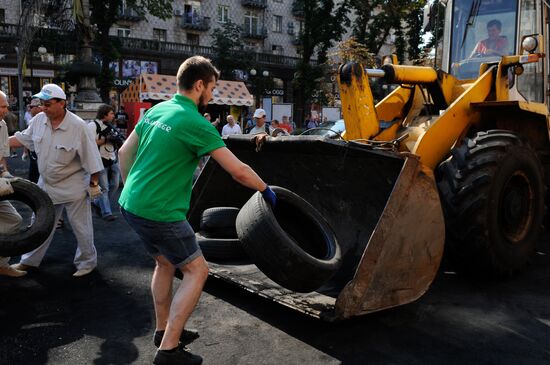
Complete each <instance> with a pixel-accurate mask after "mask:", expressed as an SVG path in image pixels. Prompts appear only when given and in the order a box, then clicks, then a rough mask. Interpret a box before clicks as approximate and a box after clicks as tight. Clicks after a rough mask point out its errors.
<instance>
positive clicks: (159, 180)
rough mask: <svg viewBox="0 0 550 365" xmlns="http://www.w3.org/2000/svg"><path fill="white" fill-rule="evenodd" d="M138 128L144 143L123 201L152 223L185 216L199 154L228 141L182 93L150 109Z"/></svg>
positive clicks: (141, 145)
mask: <svg viewBox="0 0 550 365" xmlns="http://www.w3.org/2000/svg"><path fill="white" fill-rule="evenodd" d="M135 131H136V133H137V135H138V136H139V146H138V150H137V154H136V160H135V162H134V164H133V166H132V168H131V169H130V172H129V174H128V177H127V179H126V184H125V185H124V189H123V190H122V193H121V195H120V200H119V202H120V205H121V206H122V207H123V208H124V209H125V210H127V211H128V212H130V213H132V214H135V215H137V216H140V217H142V218H146V219H150V220H153V221H159V222H175V221H181V220H185V219H186V215H187V211H188V210H189V202H190V199H191V188H192V179H193V173H194V171H195V169H196V168H197V164H198V162H199V157H201V156H203V155H206V154H208V153H210V152H211V151H213V150H215V149H217V148H220V147H225V143H224V142H223V141H222V139H221V137H220V135H219V133H218V131H217V130H216V128H214V126H212V125H211V124H210V123H209V122H208V121H207V120H206V119H204V118H203V116H202V115H200V113H199V112H198V109H197V105H196V104H195V103H194V102H193V101H192V100H191V99H189V98H187V97H185V96H182V95H179V94H176V95H175V96H174V97H173V98H172V99H171V100H168V101H165V102H162V103H160V104H158V105H156V106H154V107H153V108H151V109H149V110H148V111H147V113H146V114H145V115H144V116H143V118H142V119H141V120H140V121H139V123H138V124H137V125H136V128H135Z"/></svg>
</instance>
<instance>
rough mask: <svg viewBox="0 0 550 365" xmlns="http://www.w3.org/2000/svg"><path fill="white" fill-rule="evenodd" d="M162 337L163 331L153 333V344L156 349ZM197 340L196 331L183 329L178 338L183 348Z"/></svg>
mask: <svg viewBox="0 0 550 365" xmlns="http://www.w3.org/2000/svg"><path fill="white" fill-rule="evenodd" d="M163 336H164V331H155V336H154V337H153V341H154V342H155V346H156V347H159V346H160V343H161V342H162V337H163ZM197 338H199V332H198V331H197V330H192V329H190V330H186V329H184V330H183V332H182V333H181V336H180V343H181V344H182V345H183V346H185V345H189V344H190V343H191V342H193V341H195V340H196V339H197Z"/></svg>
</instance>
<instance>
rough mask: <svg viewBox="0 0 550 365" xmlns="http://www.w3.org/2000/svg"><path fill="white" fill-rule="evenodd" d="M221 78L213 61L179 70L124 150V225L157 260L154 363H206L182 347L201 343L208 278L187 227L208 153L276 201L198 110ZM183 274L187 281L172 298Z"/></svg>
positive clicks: (121, 154)
mask: <svg viewBox="0 0 550 365" xmlns="http://www.w3.org/2000/svg"><path fill="white" fill-rule="evenodd" d="M218 78H219V72H218V70H217V69H216V68H215V67H214V66H213V65H212V64H211V63H210V60H208V59H206V58H204V57H200V56H195V57H191V58H189V59H187V60H186V61H185V62H183V63H182V64H181V66H180V68H179V70H178V74H177V83H178V92H177V93H176V94H175V95H174V97H173V98H172V99H171V100H168V101H165V102H163V103H160V104H158V105H156V106H154V107H153V108H151V109H149V110H148V111H147V113H145V115H144V116H143V118H142V119H141V120H140V121H139V123H138V124H137V126H136V128H135V129H134V131H133V132H132V134H130V136H129V137H128V139H127V141H126V143H125V144H124V145H123V146H122V148H121V149H120V151H119V160H120V171H121V177H122V180H123V181H124V189H123V190H122V193H121V196H120V205H121V207H122V213H123V215H124V217H125V218H126V221H127V222H128V223H129V224H130V226H131V227H132V228H133V229H134V230H135V231H136V232H137V234H138V235H139V236H140V238H141V239H142V240H143V242H144V244H145V248H146V250H147V251H148V253H149V254H150V255H151V256H153V258H154V259H155V263H156V266H155V271H154V273H153V278H152V283H151V291H152V294H153V299H154V305H155V316H156V331H155V336H154V342H155V345H156V346H157V347H159V350H158V351H157V353H156V355H155V359H154V364H201V363H202V358H201V357H200V356H198V355H194V354H191V353H190V352H188V351H186V350H185V348H184V345H186V344H189V343H190V342H191V341H193V340H194V339H196V338H197V337H198V334H197V332H196V331H191V330H185V329H184V328H185V324H186V322H187V320H188V318H189V316H190V315H191V312H192V311H193V309H194V308H195V306H196V304H197V302H198V300H199V297H200V294H201V292H202V288H203V285H204V283H205V281H206V278H207V276H208V265H207V263H206V261H205V260H204V257H203V256H202V253H201V250H200V248H199V246H198V244H197V241H196V239H195V234H194V232H193V229H192V228H191V226H190V225H189V223H188V222H187V220H186V214H187V211H188V209H189V202H190V198H191V188H192V178H193V172H194V171H195V168H196V167H197V164H198V162H199V158H200V157H201V156H204V155H207V154H210V156H211V157H212V158H213V159H214V160H216V162H217V163H218V164H219V165H220V166H221V167H222V168H224V169H225V170H226V171H227V172H228V173H229V174H230V175H231V176H233V178H234V179H235V180H236V181H238V182H239V183H241V184H243V185H244V186H246V187H249V188H251V189H255V190H258V191H261V192H262V194H263V196H264V198H265V199H266V201H267V202H269V203H270V204H271V205H272V206H274V205H275V202H276V196H275V194H274V193H273V191H272V190H271V189H270V188H269V186H267V185H266V183H264V182H263V181H262V179H261V178H260V177H259V176H258V175H257V174H256V173H255V172H254V171H253V170H252V169H251V168H250V167H249V166H248V165H246V164H244V163H243V162H241V161H240V160H239V159H237V158H236V157H235V155H233V153H232V152H231V151H229V149H227V148H226V147H225V143H224V142H223V140H222V139H221V137H220V135H219V134H218V132H217V130H216V128H215V127H214V126H212V124H210V122H208V121H207V120H206V119H205V118H204V117H203V116H202V115H201V114H200V113H199V110H198V107H199V106H206V105H207V104H208V102H209V101H210V100H211V99H212V92H213V90H214V88H215V87H216V81H217V80H218ZM176 267H178V268H179V269H180V270H181V271H182V272H183V280H182V281H181V284H180V286H179V288H178V290H177V291H176V293H175V295H174V297H173V298H172V296H171V293H172V279H173V277H174V272H175V269H176Z"/></svg>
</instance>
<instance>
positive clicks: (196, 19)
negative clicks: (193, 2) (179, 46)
mask: <svg viewBox="0 0 550 365" xmlns="http://www.w3.org/2000/svg"><path fill="white" fill-rule="evenodd" d="M180 24H181V27H182V28H183V29H195V30H208V29H210V18H209V17H204V16H198V15H192V14H186V15H184V16H182V18H181V23H180Z"/></svg>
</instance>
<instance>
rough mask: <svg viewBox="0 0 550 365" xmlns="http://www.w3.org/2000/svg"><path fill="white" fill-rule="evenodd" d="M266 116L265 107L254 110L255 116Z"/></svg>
mask: <svg viewBox="0 0 550 365" xmlns="http://www.w3.org/2000/svg"><path fill="white" fill-rule="evenodd" d="M263 117H265V110H263V109H256V111H255V112H254V118H263Z"/></svg>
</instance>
